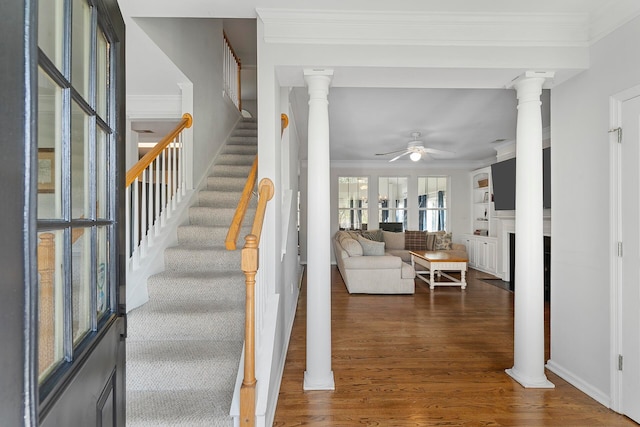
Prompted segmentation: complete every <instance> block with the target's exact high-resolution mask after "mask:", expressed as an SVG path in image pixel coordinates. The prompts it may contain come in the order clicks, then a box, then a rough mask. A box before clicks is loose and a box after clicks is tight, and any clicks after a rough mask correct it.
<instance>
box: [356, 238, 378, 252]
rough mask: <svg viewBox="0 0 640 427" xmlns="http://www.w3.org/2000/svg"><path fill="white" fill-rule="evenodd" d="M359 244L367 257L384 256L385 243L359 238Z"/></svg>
mask: <svg viewBox="0 0 640 427" xmlns="http://www.w3.org/2000/svg"><path fill="white" fill-rule="evenodd" d="M358 243H360V246H362V254H363V255H365V256H373V255H384V242H374V241H373V240H369V239H365V238H364V237H362V236H358Z"/></svg>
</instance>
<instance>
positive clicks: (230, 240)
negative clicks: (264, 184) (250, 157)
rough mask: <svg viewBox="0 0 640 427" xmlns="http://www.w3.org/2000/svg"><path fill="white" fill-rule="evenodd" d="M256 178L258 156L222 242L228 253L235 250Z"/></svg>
mask: <svg viewBox="0 0 640 427" xmlns="http://www.w3.org/2000/svg"><path fill="white" fill-rule="evenodd" d="M257 176H258V156H256V158H255V160H254V161H253V166H251V172H249V176H248V177H247V182H246V183H245V184H244V189H243V190H242V195H241V196H240V201H239V202H238V207H237V208H236V213H235V214H234V215H233V219H232V220H231V225H230V226H229V231H228V232H227V237H226V239H225V241H224V245H225V247H226V248H227V250H229V251H235V250H236V242H237V241H238V235H239V234H240V227H242V221H244V215H245V213H246V212H247V208H248V207H249V202H250V201H251V194H252V193H253V188H254V187H255V185H256V179H257Z"/></svg>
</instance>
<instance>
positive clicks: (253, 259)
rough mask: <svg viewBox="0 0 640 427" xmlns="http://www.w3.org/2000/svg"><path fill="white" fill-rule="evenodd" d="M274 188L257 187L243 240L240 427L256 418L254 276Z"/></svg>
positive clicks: (264, 181) (268, 185)
mask: <svg viewBox="0 0 640 427" xmlns="http://www.w3.org/2000/svg"><path fill="white" fill-rule="evenodd" d="M273 193H274V186H273V182H272V181H271V180H270V179H269V178H263V179H262V180H261V181H260V184H259V185H258V207H257V208H256V216H255V218H254V220H253V227H252V229H251V234H249V235H248V236H246V237H245V244H244V248H243V249H242V261H241V268H242V271H243V272H244V275H245V285H246V300H245V304H246V307H245V325H244V334H245V338H244V339H245V344H244V379H243V380H242V386H241V387H240V425H242V426H251V427H253V426H255V415H256V383H257V381H256V369H255V366H256V359H255V341H256V336H255V335H256V325H255V318H256V313H255V301H256V297H255V288H256V286H255V285H256V273H257V272H258V268H259V261H258V247H259V246H260V236H261V235H262V225H263V223H264V215H265V211H266V209H267V202H268V201H269V200H271V199H272V198H273Z"/></svg>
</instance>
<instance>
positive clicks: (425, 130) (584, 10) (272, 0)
mask: <svg viewBox="0 0 640 427" xmlns="http://www.w3.org/2000/svg"><path fill="white" fill-rule="evenodd" d="M147 3H148V4H147ZM151 4H152V5H153V6H152V7H150V5H151ZM205 4H206V7H205V8H204V9H202V10H200V9H198V8H199V7H200V6H199V5H205ZM174 5H175V4H174V2H173V1H169V0H153V1H152V0H138V1H137V3H135V4H131V5H130V7H131V8H132V9H135V8H136V7H138V8H140V9H141V10H142V9H145V10H147V11H148V10H153V13H156V14H158V16H162V15H167V14H169V15H171V14H172V13H173V12H170V11H172V10H173V9H174ZM165 8H166V10H165ZM270 8H274V9H281V10H294V9H296V10H305V9H307V10H312V9H313V10H314V11H317V10H323V11H324V10H335V11H340V10H344V11H346V10H348V11H357V10H364V11H386V10H389V2H388V1H387V0H352V1H350V2H344V1H343V0H325V1H323V2H322V3H318V2H312V3H304V2H302V3H301V2H299V1H298V0H236V1H234V2H229V1H227V0H209V1H207V2H191V3H189V4H187V5H184V7H182V6H181V9H180V10H181V12H180V13H182V14H183V16H193V17H196V16H197V17H223V18H225V19H224V29H225V31H226V33H227V34H228V36H229V39H230V40H231V42H232V44H233V46H234V49H235V50H236V52H237V53H238V55H239V56H240V58H241V61H242V63H243V64H245V65H246V66H247V67H248V68H250V69H251V68H253V69H254V70H255V64H256V63H257V60H256V39H255V37H256V35H255V34H256V33H255V22H256V21H255V16H256V9H270ZM639 9H640V2H637V0H562V1H558V0H537V1H535V2H531V1H528V0H482V1H477V0H473V1H472V0H447V1H442V0H397V1H396V2H394V3H393V11H394V12H405V13H406V12H412V11H415V12H419V13H432V12H433V13H452V14H456V13H462V14H464V13H470V14H492V13H495V14H509V13H516V14H518V13H520V14H529V13H531V14H540V16H552V15H554V16H555V15H557V16H568V15H570V16H572V17H576V19H579V20H580V21H581V22H585V23H586V24H587V31H586V33H585V40H586V41H588V42H590V43H592V42H594V41H596V40H598V39H599V38H600V37H602V36H603V35H604V34H606V33H608V32H610V31H611V30H612V29H614V28H616V27H617V26H619V25H621V24H623V23H624V22H626V20H628V19H631V18H632V17H633V16H635V14H637V13H638V11H639ZM133 14H136V13H135V11H134V13H133ZM237 18H242V19H237ZM350 71H352V70H346V69H343V70H341V73H336V75H335V78H334V81H333V83H332V87H331V89H330V93H329V120H330V144H331V148H330V150H331V151H330V155H331V159H332V161H333V162H342V161H344V162H371V163H372V164H377V165H380V166H383V165H389V164H388V159H389V158H392V157H393V156H387V157H383V156H376V155H375V154H376V153H381V152H389V151H394V150H399V149H403V148H405V147H406V145H407V143H408V142H409V141H410V140H411V139H412V138H411V133H412V132H420V133H421V137H420V138H419V139H420V140H422V141H423V142H424V144H425V146H427V147H430V148H436V149H441V150H447V151H451V152H453V153H454V155H451V156H444V157H443V156H431V157H429V158H427V159H424V160H422V161H421V162H423V163H425V164H434V163H437V164H438V165H446V166H447V167H456V166H460V167H464V166H465V165H466V166H467V167H468V166H469V165H471V166H474V165H476V166H483V165H484V164H488V163H489V162H491V161H495V155H496V148H498V147H500V145H501V144H509V143H513V142H514V141H515V132H516V129H515V126H516V125H515V123H516V112H517V110H516V105H517V101H516V98H515V95H516V94H515V91H514V90H513V89H473V87H482V85H477V86H473V85H470V86H469V87H471V88H470V89H447V88H446V87H442V86H445V85H441V87H439V88H425V87H424V86H420V85H414V84H413V83H412V82H414V81H418V80H424V75H422V74H423V73H420V74H421V75H420V76H415V72H416V70H413V69H396V70H394V71H395V72H396V73H404V74H394V75H392V74H391V73H390V72H389V70H385V69H383V68H379V69H369V70H367V72H366V73H362V71H363V70H362V69H356V70H355V71H353V73H351V74H356V75H358V76H359V79H360V81H359V83H358V84H357V86H359V87H352V86H355V85H345V84H342V83H341V82H339V81H338V80H339V79H340V78H344V77H343V76H345V75H350V74H349V72H350ZM423 71H424V72H432V71H430V70H423ZM440 71H443V70H440ZM444 71H446V72H447V75H448V76H449V78H450V79H457V80H455V81H454V83H456V84H453V85H450V86H448V87H456V85H457V82H458V81H459V80H461V79H462V80H464V81H468V76H467V75H463V76H458V75H457V74H456V72H457V70H455V69H452V70H448V71H447V70H444ZM279 73H280V75H279V79H280V81H281V82H287V81H289V82H292V81H293V80H294V79H298V80H301V79H302V75H301V73H300V70H299V68H298V67H292V68H291V69H286V68H281V69H279ZM287 73H290V74H291V76H289V77H287ZM389 76H391V77H389ZM399 76H400V78H398V77H399ZM493 77H494V78H495V76H493ZM497 77H499V78H498V80H500V82H502V84H504V82H505V81H509V80H510V79H511V78H512V77H513V76H511V75H509V76H497ZM479 78H482V76H480V77H479ZM385 79H391V80H394V81H396V82H399V84H398V85H397V86H401V87H396V88H389V87H385V86H389V85H388V84H387V81H385ZM427 80H430V81H437V80H436V79H427ZM441 80H442V79H441ZM381 82H382V83H381ZM298 83H300V82H298ZM298 83H292V84H291V86H302V85H303V84H298ZM285 85H287V84H285ZM350 86H351V87H350ZM457 87H461V86H459V85H457ZM462 87H464V86H462ZM484 87H499V86H497V85H496V84H495V82H492V84H491V85H484ZM247 89H248V90H247V92H248V93H255V88H252V89H249V88H247ZM243 92H244V89H243ZM549 97H550V94H549V91H548V90H546V91H544V94H543V128H548V127H549ZM307 101H308V95H307V93H306V88H305V87H294V88H293V89H292V91H291V106H292V113H293V114H292V115H293V117H294V119H295V121H296V128H297V132H298V135H299V137H300V141H301V150H300V151H301V158H302V160H306V158H307V150H306V140H307V138H306V133H307V131H306V128H307V116H308V105H307ZM402 165H411V160H409V159H408V158H407V157H403V158H401V159H399V160H397V161H396V162H394V163H392V164H391V165H389V166H402Z"/></svg>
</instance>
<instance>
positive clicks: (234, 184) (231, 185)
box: [207, 176, 247, 191]
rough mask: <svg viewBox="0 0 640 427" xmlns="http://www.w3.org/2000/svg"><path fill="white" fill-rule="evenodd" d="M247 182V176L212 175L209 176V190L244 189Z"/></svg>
mask: <svg viewBox="0 0 640 427" xmlns="http://www.w3.org/2000/svg"><path fill="white" fill-rule="evenodd" d="M246 182H247V178H246V177H244V178H241V177H228V176H210V177H207V190H212V191H242V190H243V189H244V184H245V183H246Z"/></svg>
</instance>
